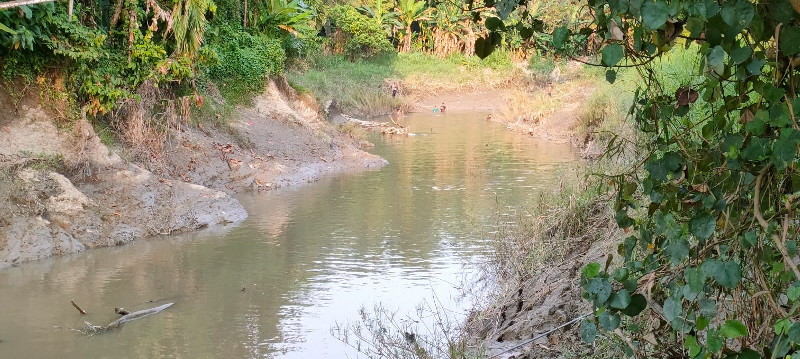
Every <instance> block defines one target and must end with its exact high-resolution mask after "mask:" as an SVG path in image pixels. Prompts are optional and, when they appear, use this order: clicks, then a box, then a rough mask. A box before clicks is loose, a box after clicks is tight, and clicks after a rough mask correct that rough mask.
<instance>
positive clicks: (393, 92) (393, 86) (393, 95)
mask: <svg viewBox="0 0 800 359" xmlns="http://www.w3.org/2000/svg"><path fill="white" fill-rule="evenodd" d="M391 89H392V98H394V97H395V96H397V82H392V87H391Z"/></svg>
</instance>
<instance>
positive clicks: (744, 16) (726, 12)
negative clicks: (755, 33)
mask: <svg viewBox="0 0 800 359" xmlns="http://www.w3.org/2000/svg"><path fill="white" fill-rule="evenodd" d="M720 15H721V16H722V20H723V21H725V23H726V24H728V26H730V27H731V28H733V29H734V30H735V32H739V31H741V30H742V29H744V28H746V27H747V25H750V21H752V20H753V16H754V15H755V7H754V6H753V4H751V3H750V1H748V0H737V1H736V2H735V3H734V2H733V1H726V2H724V3H723V4H722V10H721V11H720Z"/></svg>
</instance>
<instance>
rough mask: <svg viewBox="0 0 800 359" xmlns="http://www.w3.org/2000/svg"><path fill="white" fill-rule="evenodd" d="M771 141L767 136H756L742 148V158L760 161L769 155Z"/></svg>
mask: <svg viewBox="0 0 800 359" xmlns="http://www.w3.org/2000/svg"><path fill="white" fill-rule="evenodd" d="M769 152H770V142H769V139H767V138H761V137H754V138H751V139H750V143H748V144H747V146H745V148H744V149H743V150H742V158H744V159H746V160H749V161H760V160H762V159H765V158H767V157H768V156H769Z"/></svg>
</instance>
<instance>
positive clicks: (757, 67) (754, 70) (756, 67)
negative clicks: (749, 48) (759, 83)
mask: <svg viewBox="0 0 800 359" xmlns="http://www.w3.org/2000/svg"><path fill="white" fill-rule="evenodd" d="M766 63H767V60H762V59H753V61H750V63H749V64H747V71H748V72H750V73H751V74H753V75H761V68H762V67H764V65H766Z"/></svg>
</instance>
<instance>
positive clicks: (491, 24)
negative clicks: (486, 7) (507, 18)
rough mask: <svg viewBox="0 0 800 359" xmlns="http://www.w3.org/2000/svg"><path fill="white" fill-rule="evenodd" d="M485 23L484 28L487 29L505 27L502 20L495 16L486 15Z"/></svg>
mask: <svg viewBox="0 0 800 359" xmlns="http://www.w3.org/2000/svg"><path fill="white" fill-rule="evenodd" d="M485 24H486V25H485V26H486V29H488V30H489V31H496V30H504V29H505V28H506V27H505V25H503V20H500V19H498V18H496V17H487V18H486V23H485Z"/></svg>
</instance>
